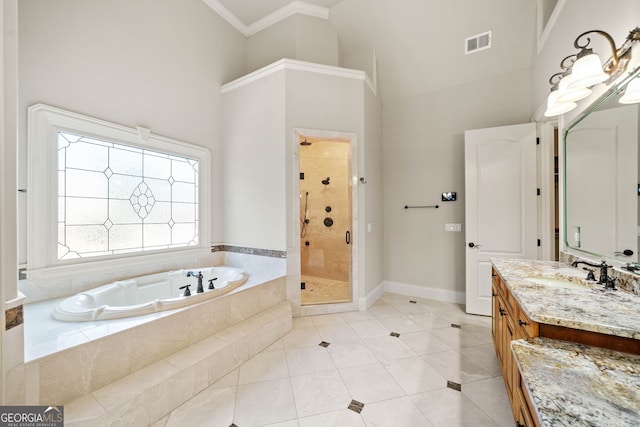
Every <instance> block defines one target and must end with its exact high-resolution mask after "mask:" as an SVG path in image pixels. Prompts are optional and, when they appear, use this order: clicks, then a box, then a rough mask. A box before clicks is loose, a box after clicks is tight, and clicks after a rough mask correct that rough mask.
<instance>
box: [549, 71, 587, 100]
mask: <svg viewBox="0 0 640 427" xmlns="http://www.w3.org/2000/svg"><path fill="white" fill-rule="evenodd" d="M572 81H573V77H572V75H571V74H569V75H566V76H564V77H563V78H562V80H560V83H558V92H560V93H559V94H558V99H557V102H560V103H563V102H575V101H579V100H581V99H583V98H586V97H587V96H589V95H591V89H588V88H586V87H576V88H571V87H569V86H570V85H571V82H572Z"/></svg>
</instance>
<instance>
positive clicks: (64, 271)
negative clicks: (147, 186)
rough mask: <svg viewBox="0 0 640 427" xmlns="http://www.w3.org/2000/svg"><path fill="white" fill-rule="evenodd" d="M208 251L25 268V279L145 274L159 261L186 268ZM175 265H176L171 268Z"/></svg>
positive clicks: (39, 281) (40, 280)
mask: <svg viewBox="0 0 640 427" xmlns="http://www.w3.org/2000/svg"><path fill="white" fill-rule="evenodd" d="M210 254H211V249H210V248H197V249H187V250H182V251H178V252H163V253H155V254H149V255H139V256H134V257H132V258H125V259H123V258H117V259H108V260H100V261H87V262H83V263H80V264H69V265H59V266H54V267H45V268H39V269H34V270H29V269H27V271H26V274H27V278H28V279H29V280H31V281H32V282H34V283H36V284H46V283H50V282H55V281H59V280H72V279H75V278H79V277H86V276H87V275H90V274H104V273H109V272H121V273H124V272H125V270H136V271H135V272H134V271H132V273H133V274H134V275H136V274H139V270H141V269H142V270H144V272H145V273H153V272H155V271H159V270H160V269H162V267H161V264H171V265H175V264H177V263H181V262H182V263H184V266H185V267H190V266H191V264H192V263H193V262H194V261H195V260H197V259H199V258H205V257H207V256H208V255H210ZM174 268H175V267H174Z"/></svg>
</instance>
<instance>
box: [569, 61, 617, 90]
mask: <svg viewBox="0 0 640 427" xmlns="http://www.w3.org/2000/svg"><path fill="white" fill-rule="evenodd" d="M571 76H572V78H571V79H572V81H571V82H570V83H569V86H568V88H570V89H575V88H586V87H590V86H593V85H596V84H598V83H602V82H603V81H605V80H607V79H608V78H609V75H607V73H605V72H604V71H603V70H602V64H601V63H600V57H599V56H598V55H596V54H595V53H590V54H587V55H584V56H582V57H581V58H580V59H578V60H577V61H576V62H575V63H574V64H573V68H572V69H571Z"/></svg>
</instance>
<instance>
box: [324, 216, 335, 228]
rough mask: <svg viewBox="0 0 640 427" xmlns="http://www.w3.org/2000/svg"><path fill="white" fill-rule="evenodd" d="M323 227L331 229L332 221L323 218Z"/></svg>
mask: <svg viewBox="0 0 640 427" xmlns="http://www.w3.org/2000/svg"><path fill="white" fill-rule="evenodd" d="M324 225H325V227H331V226H332V225H333V220H332V219H331V218H325V219H324Z"/></svg>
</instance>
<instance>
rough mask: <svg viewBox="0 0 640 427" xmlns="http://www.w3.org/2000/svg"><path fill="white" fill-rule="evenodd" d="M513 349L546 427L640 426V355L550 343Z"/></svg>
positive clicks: (534, 341) (530, 343)
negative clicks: (579, 426) (570, 426)
mask: <svg viewBox="0 0 640 427" xmlns="http://www.w3.org/2000/svg"><path fill="white" fill-rule="evenodd" d="M511 348H512V350H513V353H514V355H515V358H516V361H517V363H518V366H519V368H520V370H521V372H522V376H523V379H524V382H525V383H526V386H527V388H528V390H529V394H530V395H531V396H532V400H533V404H534V406H535V409H536V412H537V413H538V416H539V419H540V420H541V423H542V425H543V426H568V425H603V426H604V425H606V426H608V427H616V426H637V425H638V420H640V356H638V355H631V354H628V353H620V352H616V351H612V350H606V349H601V348H597V347H590V346H585V345H580V344H575V343H570V342H566V341H558V340H551V339H546V338H534V339H530V340H518V341H513V342H512V344H511ZM558 408H561V410H558Z"/></svg>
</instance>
